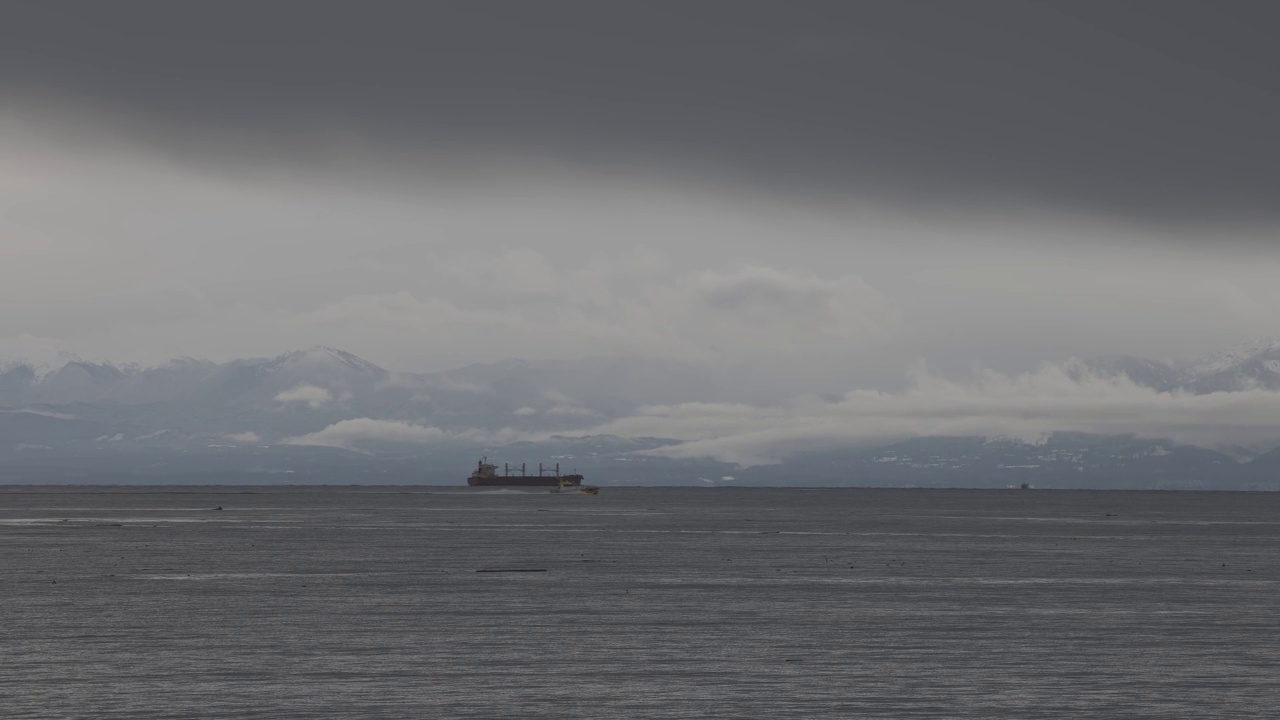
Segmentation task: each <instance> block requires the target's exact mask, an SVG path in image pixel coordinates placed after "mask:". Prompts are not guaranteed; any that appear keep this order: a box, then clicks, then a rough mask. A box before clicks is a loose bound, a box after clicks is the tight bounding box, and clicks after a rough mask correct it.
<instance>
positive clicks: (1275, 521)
mask: <svg viewBox="0 0 1280 720" xmlns="http://www.w3.org/2000/svg"><path fill="white" fill-rule="evenodd" d="M215 508H221V509H220V510H219V509H215ZM1278 709H1280V493H1192V492H1186V493H1183V492H1082V491H1076V492H1069V491H1040V490H1029V491H1021V490H1004V491H963V490H863V489H820V490H817V489H815V490H783V489H733V488H705V489H703V488H699V489H692V488H679V489H677V488H669V489H668V488H604V489H602V490H601V493H600V495H598V496H595V497H591V496H585V495H576V494H575V495H553V494H551V493H549V492H545V491H538V490H506V489H492V488H490V489H481V488H476V489H469V488H427V487H415V488H354V487H320V488H301V487H293V488H280V487H273V488H248V487H223V488H181V487H166V488H157V487H136V488H129V487H121V488H36V487H4V488H0V715H2V716H3V717H5V718H46V717H48V718H64V717H66V718H71V717H75V718H187V717H190V718H196V717H199V718H327V717H344V718H345V717H350V718H381V717H387V718H701V717H706V718H1100V717H1114V718H1198V719H1202V718H1275V717H1280V710H1278Z"/></svg>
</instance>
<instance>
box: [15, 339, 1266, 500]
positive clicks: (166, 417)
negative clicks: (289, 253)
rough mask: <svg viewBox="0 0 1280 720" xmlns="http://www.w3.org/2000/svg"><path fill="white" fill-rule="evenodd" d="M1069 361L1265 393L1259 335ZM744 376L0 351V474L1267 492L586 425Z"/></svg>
mask: <svg viewBox="0 0 1280 720" xmlns="http://www.w3.org/2000/svg"><path fill="white" fill-rule="evenodd" d="M1084 366H1085V367H1086V368H1087V369H1088V370H1089V371H1090V372H1092V373H1094V374H1096V375H1099V376H1103V377H1119V376H1124V377H1127V378H1128V379H1129V380H1131V381H1132V382H1133V383H1134V384H1137V385H1139V386H1142V387H1145V388H1150V389H1153V390H1156V391H1158V392H1162V393H1183V394H1210V393H1218V392H1237V391H1242V390H1248V389H1263V390H1272V391H1274V390H1280V342H1276V341H1266V342H1257V343H1250V344H1246V345H1240V346H1236V347H1234V348H1232V349H1230V350H1227V351H1224V352H1222V353H1218V354H1216V355H1214V356H1211V357H1209V358H1206V359H1204V360H1201V361H1198V362H1193V363H1181V364H1179V363H1172V362H1164V361H1158V360H1150V359H1146V358H1138V357H1129V356H1113V357H1103V358H1096V359H1093V360H1089V361H1087V362H1086V363H1084ZM757 380H758V378H751V377H749V376H745V375H729V374H726V373H725V372H721V371H718V370H717V369H715V368H707V367H701V366H697V365H691V364H687V363H680V362H675V361H670V360H659V359H645V358H632V359H583V360H575V361H539V362H530V361H519V360H509V361H503V362H497V363H485V364H475V365H470V366H467V367H463V368H458V369H455V370H450V371H445V372H438V373H430V374H412V373H398V372H392V371H389V370H386V369H384V368H381V367H379V366H377V365H375V364H373V363H370V362H368V361H366V360H363V359H361V358H359V357H357V356H355V355H352V354H350V353H347V352H344V351H341V350H336V349H332V348H326V347H315V348H311V349H308V350H302V351H297V352H290V353H286V354H284V355H280V356H277V357H273V358H257V359H245V360H234V361H230V362H224V363H215V362H210V361H206V360H197V359H191V358H183V359H177V360H172V361H170V362H168V363H165V364H162V365H158V366H154V367H140V366H117V365H113V364H110V363H105V362H90V361H86V360H82V359H76V358H66V359H64V360H63V361H62V362H60V363H55V364H52V365H43V366H41V365H36V364H33V363H28V362H22V361H0V482H243V483H259V482H382V483H405V482H426V483H440V484H458V483H460V482H461V481H462V478H463V477H464V476H465V474H466V472H467V471H468V470H469V468H470V467H471V465H473V464H474V462H475V460H476V459H477V458H478V457H479V456H482V455H485V456H489V457H490V459H491V460H492V459H497V460H499V461H504V460H506V461H512V462H517V463H518V462H533V463H536V462H540V461H545V462H548V463H554V462H562V463H565V464H566V465H571V466H573V467H574V468H576V469H578V470H580V471H582V472H584V473H588V474H589V475H590V477H591V478H592V480H593V481H595V482H599V483H602V484H667V483H677V484H703V485H723V484H808V485H845V484H859V485H867V484H870V485H913V486H928V485H948V486H984V487H992V486H994V487H1005V486H1010V485H1014V486H1017V485H1021V484H1023V483H1026V484H1028V485H1031V486H1036V487H1222V488H1237V487H1239V488H1244V487H1249V488H1272V487H1280V482H1277V479H1278V478H1280V450H1278V449H1276V448H1275V447H1261V448H1259V447H1256V446H1255V447H1250V448H1243V447H1239V448H1237V447H1227V446H1222V447H1212V448H1208V447H1192V446H1188V445H1185V444H1175V443H1173V442H1171V441H1168V440H1159V439H1143V438H1138V437H1133V436H1127V435H1126V436H1113V435H1090V434H1086V433H1054V434H1051V435H1050V436H1048V437H1046V438H1042V439H1041V440H1040V441H1037V442H1024V441H1019V440H1013V439H1008V438H1000V437H995V438H991V437H918V438H907V439H903V440H900V441H897V442H893V443H889V444H883V443H882V444H879V445H877V446H876V447H865V446H857V447H854V446H850V447H843V448H841V447H837V448H830V447H827V448H823V449H821V450H804V451H801V450H797V451H796V452H795V453H794V454H792V455H790V456H788V457H786V458H784V459H783V461H782V462H781V463H780V464H770V465H757V466H751V467H740V466H737V465H735V464H731V463H726V462H719V461H716V460H710V459H689V458H680V459H677V458H674V457H664V456H662V455H661V454H655V453H653V452H646V451H652V450H654V449H657V448H663V447H666V446H672V445H675V444H676V443H677V442H678V441H677V440H676V439H674V438H665V437H650V436H643V437H626V436H620V435H618V434H604V433H596V432H593V428H597V427H600V426H603V425H606V424H607V423H609V422H611V421H616V420H619V419H622V418H627V417H630V416H632V415H633V414H635V413H637V412H639V411H642V410H643V409H644V408H645V407H646V406H654V405H674V404H680V403H762V402H770V401H772V400H774V399H775V398H770V397H769V393H768V391H767V390H764V389H763V388H764V387H765V386H766V384H765V383H762V382H757ZM660 434H661V433H659V435H660ZM1276 445H1280V437H1278V438H1276Z"/></svg>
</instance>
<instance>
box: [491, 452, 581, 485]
mask: <svg viewBox="0 0 1280 720" xmlns="http://www.w3.org/2000/svg"><path fill="white" fill-rule="evenodd" d="M516 470H518V471H519V472H518V473H517V472H513V471H516ZM467 484H468V485H484V486H494V485H499V486H500V485H506V486H514V487H555V488H560V487H578V486H579V485H581V484H582V476H581V475H578V474H577V473H572V474H569V475H561V474H560V463H556V466H555V468H544V467H543V466H542V463H538V474H537V475H530V474H528V473H527V472H525V466H524V463H521V464H520V467H519V468H513V467H511V465H509V464H507V463H503V465H502V474H501V475H499V474H498V466H497V465H495V464H493V463H490V462H488V458H481V460H480V462H479V463H477V464H476V469H475V470H473V471H471V477H469V478H467Z"/></svg>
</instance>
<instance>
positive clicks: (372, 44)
mask: <svg viewBox="0 0 1280 720" xmlns="http://www.w3.org/2000/svg"><path fill="white" fill-rule="evenodd" d="M5 15H6V17H5V22H4V23H3V29H0V93H3V95H2V97H3V103H4V105H5V106H9V107H11V108H12V107H18V106H20V107H22V108H25V109H27V110H29V111H32V112H40V113H43V114H44V115H46V116H48V115H50V114H54V115H58V114H61V115H62V117H61V118H60V120H59V121H60V122H63V123H69V124H71V125H75V126H80V125H83V124H85V123H88V124H96V125H101V126H103V127H106V126H110V127H112V128H114V129H113V130H112V132H118V133H122V134H124V135H127V136H131V137H134V138H136V139H140V140H141V141H143V143H144V144H146V145H148V146H149V147H151V148H153V149H154V150H156V151H157V152H162V153H164V154H165V155H166V156H167V157H169V158H175V159H183V158H185V159H190V160H192V161H195V162H199V163H204V164H208V165H215V164H223V165H230V166H235V167H240V166H254V165H262V164H263V163H268V164H269V163H272V162H281V161H287V162H290V163H293V164H296V165H301V166H302V167H303V168H310V170H311V171H316V172H323V171H324V158H325V157H330V158H332V156H333V154H334V153H335V152H338V151H336V150H335V147H336V146H342V147H345V148H347V149H348V150H350V149H351V148H364V149H366V150H369V151H371V152H375V154H377V155H378V156H379V157H380V158H381V161H382V162H385V163H390V164H394V163H395V162H396V161H397V160H396V159H397V158H399V159H400V160H401V161H403V158H404V157H405V156H404V153H405V152H406V151H407V150H408V149H411V148H412V149H414V150H415V151H418V152H426V153H428V154H429V155H430V156H431V157H433V158H435V160H436V161H437V162H446V161H445V160H444V158H448V157H452V158H455V159H456V158H457V157H458V156H462V157H470V156H472V155H474V154H475V153H481V152H482V153H485V154H498V155H501V156H512V155H522V154H525V155H527V154H532V155H537V156H545V157H553V158H557V159H558V160H559V161H566V162H571V163H577V164H585V165H593V166H608V167H614V168H619V167H621V168H627V169H629V170H635V169H642V168H649V169H654V168H658V169H671V168H673V167H679V168H683V169H684V171H691V172H696V173H711V174H712V175H714V176H716V177H719V178H720V179H722V180H730V181H732V182H735V183H747V184H751V185H754V186H757V187H761V188H765V189H767V190H769V191H771V192H782V193H789V194H793V195H798V196H803V197H813V196H822V195H826V196H830V195H833V194H834V195H835V196H837V197H842V196H843V195H844V194H845V193H848V192H850V191H853V192H856V193H858V194H860V195H863V196H867V197H876V198H879V199H881V200H890V199H892V200H896V201H905V202H911V203H921V202H924V203H929V204H932V205H936V206H938V207H944V208H960V209H971V208H975V207H977V208H982V209H985V210H988V211H990V210H993V209H994V210H1002V209H1006V208H1008V207H1010V206H1011V205H1028V204H1029V205H1032V206H1036V205H1044V206H1050V207H1057V208H1065V209H1069V210H1072V211H1075V210H1085V211H1088V212H1101V213H1108V214H1116V215H1118V216H1120V217H1131V218H1136V219H1141V220H1144V221H1153V220H1154V221H1159V222H1163V223H1165V224H1166V226H1169V225H1171V224H1172V225H1177V224H1179V223H1187V222H1191V221H1194V222H1197V223H1214V222H1231V223H1236V224H1239V223H1242V222H1243V223H1258V222H1262V223H1270V222H1271V221H1273V220H1275V214H1276V206H1275V203H1274V198H1275V197H1276V195H1277V191H1278V190H1280V180H1277V175H1276V173H1275V172H1274V168H1275V166H1276V164H1277V160H1280V143H1278V142H1277V140H1276V137H1275V133H1274V127H1275V126H1276V125H1277V124H1278V122H1277V121H1278V120H1280V87H1278V83H1280V80H1278V79H1277V77H1276V75H1275V73H1274V72H1273V71H1272V68H1274V67H1277V66H1280V49H1277V45H1276V43H1274V41H1273V37H1272V33H1271V32H1270V30H1271V29H1272V28H1274V27H1275V26H1276V21H1277V19H1280V18H1278V15H1280V10H1278V9H1277V7H1276V5H1275V4H1274V3H1270V2H1252V1H1245V0H1233V1H1231V2H1218V3H1201V2H1190V1H1187V0H1158V1H1149V2H1124V3H1115V2H1109V1H1106V2H1096V1H1091V0H1072V1H1070V2H1014V1H1011V0H1010V1H1002V0H972V1H970V2H963V3H957V2H950V1H948V0H939V1H927V0H921V1H919V2H909V3H906V2H896V1H894V0H883V1H881V0H870V1H864V2H843V1H840V2H788V3H778V2H752V1H749V0H733V1H732V2H728V1H726V2H698V3H676V2H646V3H628V4H623V3H598V2H564V1H560V0H557V1H553V2H539V3H526V2H485V1H480V2H467V3H403V2H374V3H365V4H361V5H359V6H358V7H357V6H355V5H352V4H350V3H346V2H322V1H315V0H308V1H307V2H279V1H277V2H265V3H264V2H254V3H245V2H224V3H214V4H190V3H182V4H175V3H167V2H113V3H93V2H82V3H68V2H54V1H52V0H51V1H50V2H41V3H18V4H14V5H11V6H10V7H7V8H6V14H5ZM59 108H76V110H75V111H74V113H75V117H71V118H69V117H67V114H68V112H70V111H66V110H63V111H61V112H60V111H59V110H58V109H59ZM338 154H339V155H341V153H340V152H339V153H338ZM411 155H412V154H411ZM410 164H411V165H412V164H413V163H412V162H410Z"/></svg>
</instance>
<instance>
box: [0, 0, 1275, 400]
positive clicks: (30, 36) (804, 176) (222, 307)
mask: <svg viewBox="0 0 1280 720" xmlns="http://www.w3.org/2000/svg"><path fill="white" fill-rule="evenodd" d="M1277 20H1280V6H1277V5H1276V4H1275V3H1272V2H1225V1H1223V2H1212V3H1209V2H1204V3H1192V2H1180V1H1177V0H1159V1H1153V2H1138V1H1136V0H1131V1H1129V2H1123V3H1117V2H1114V1H1108V2H1088V1H1084V0H1072V1H1071V2H1060V3H1047V2H1029V1H1024V2H992V1H988V0H967V1H966V2H955V1H954V0H944V1H940V2H927V1H924V0H915V1H913V2H902V1H901V0H886V1H884V2H857V1H855V0H842V1H837V2H795V1H788V2H780V1H779V2H769V3H761V2H746V1H743V0H734V1H732V2H643V3H640V2H636V3H608V2H598V1H592V2H578V3H573V2H549V1H548V2H536V3H535V2H484V1H482V0H469V1H468V2H452V3H444V2H439V3H430V2H403V3H390V2H362V3H354V2H342V3H330V2H316V1H308V2H297V3H283V2H253V3H244V2H219V3H173V2H153V3H137V2H112V3H99V2H84V3H66V2H53V1H50V0H41V1H39V2H27V3H23V2H13V3H9V4H7V5H6V7H5V17H4V20H3V23H2V24H0V357H3V356H10V357H23V356H36V357H41V356H45V355H48V354H51V353H53V352H55V351H59V350H61V351H68V352H75V353H79V354H82V355H86V356H90V357H98V358H105V359H114V360H132V361H144V362H155V361H160V360H163V359H166V358H169V357H173V356H179V355H193V356H201V357H207V358H210V359H214V360H226V359H231V358H234V357H244V356H261V355H272V354H276V353H279V352H283V351H287V350H291V349H296V348H300V347H307V346H311V345H317V344H322V345H329V346H334V347H338V348H342V349H344V350H348V351H350V352H353V353H356V354H358V355H361V356H363V357H366V358H368V359H370V360H372V361H374V362H377V363H379V364H382V365H384V366H387V367H389V368H392V369H398V370H410V371H418V370H436V369H444V368H447V367H451V366H456V365H460V364H463V363H466V362H470V361H476V360H493V359H499V358H504V357H523V358H548V357H579V356H586V355H655V356H663V357H676V358H681V359H687V360H694V361H710V362H736V363H742V364H747V365H750V366H754V367H758V368H764V369H770V370H774V371H777V372H789V373H792V374H803V375H809V376H813V377H822V378H829V379H830V381H831V385H832V387H838V388H840V389H845V390H847V389H849V388H853V387H893V386H894V382H895V379H897V380H898V381H901V380H902V378H904V376H905V368H907V367H908V366H910V365H911V363H913V362H915V361H916V360H919V359H924V360H926V361H928V363H929V365H930V367H931V368H935V369H937V370H938V371H940V372H943V373H947V372H951V371H957V372H958V371H962V370H964V369H966V368H970V367H973V366H981V367H989V368H994V369H997V370H1001V371H1019V370H1024V369H1030V368H1034V367H1035V366H1036V365H1037V364H1038V363H1039V362H1040V361H1042V360H1056V359H1061V358H1066V357H1069V356H1080V357H1087V356H1092V355H1099V354H1138V355H1148V356H1154V357H1160V358H1190V357H1194V356H1198V355H1200V354H1203V353H1206V352H1209V351H1212V350H1216V349H1219V348H1220V347H1222V346H1224V345H1228V344H1231V343H1233V342H1236V341H1238V340H1243V339H1247V338H1252V337H1256V336H1266V335H1275V334H1280V321H1277V319H1276V318H1277V317H1278V316H1280V315H1278V313H1277V308H1280V282H1276V278H1277V277H1280V246H1278V244H1277V238H1276V231H1277V226H1278V225H1280V204H1278V203H1277V202H1276V198H1277V197H1280V171H1278V170H1277V168H1280V141H1278V140H1277V136H1276V132H1275V128H1277V127H1280V79H1277V75H1276V73H1275V71H1274V68H1276V67H1280V49H1277V45H1276V43H1275V42H1274V29H1275V27H1276V21H1277Z"/></svg>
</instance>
